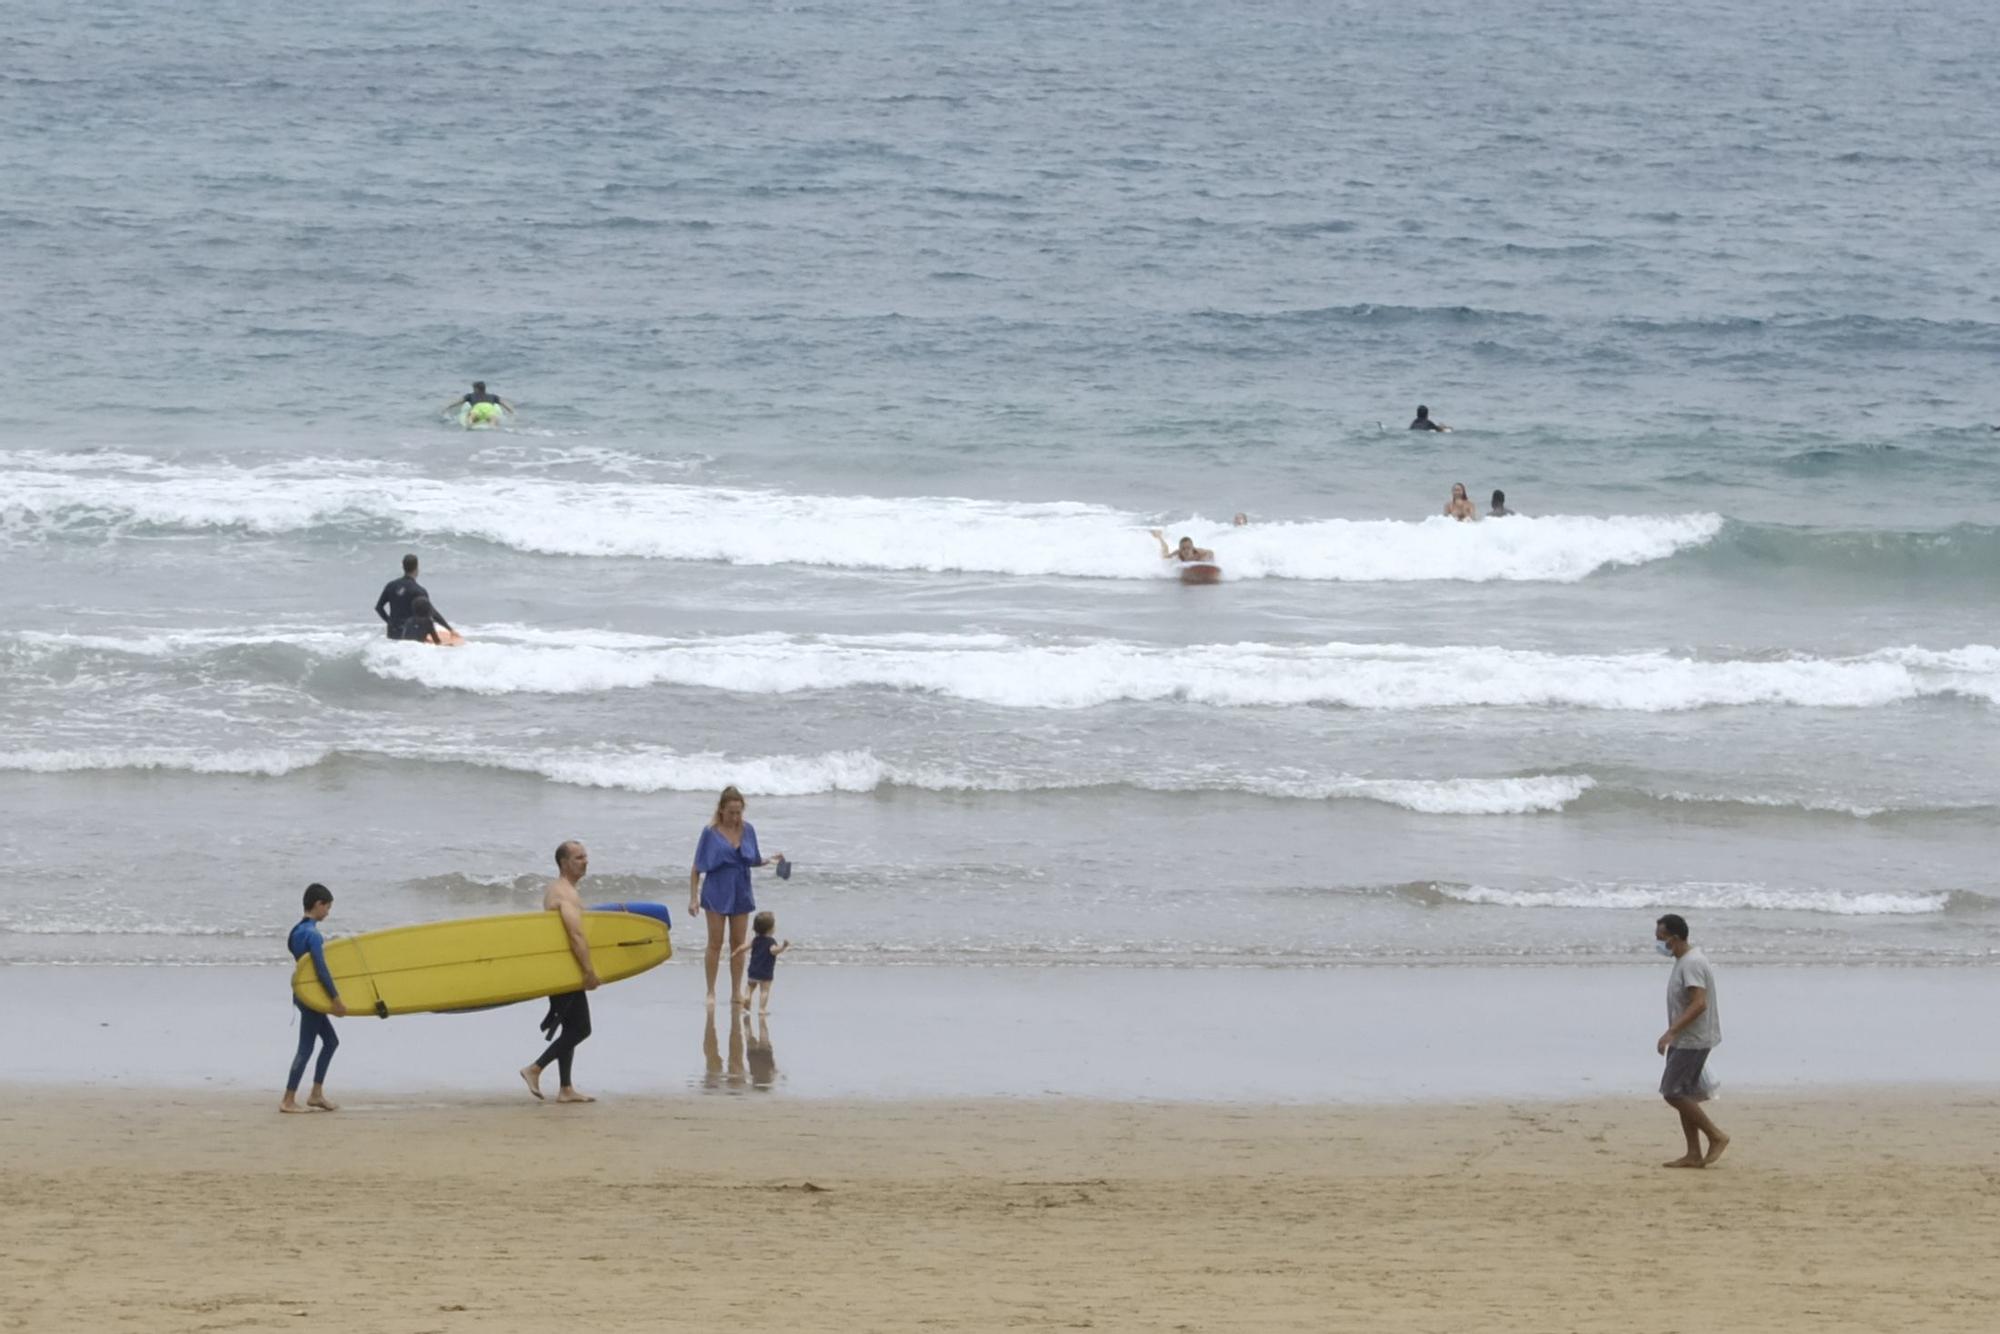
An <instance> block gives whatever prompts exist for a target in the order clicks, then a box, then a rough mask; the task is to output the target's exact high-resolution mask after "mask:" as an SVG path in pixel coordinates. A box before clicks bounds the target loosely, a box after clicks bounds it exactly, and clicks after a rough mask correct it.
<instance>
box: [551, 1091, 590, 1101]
mask: <svg viewBox="0 0 2000 1334" xmlns="http://www.w3.org/2000/svg"><path fill="white" fill-rule="evenodd" d="M556 1101H557V1102H596V1101H597V1099H595V1098H593V1097H591V1096H590V1095H589V1094H588V1093H578V1092H577V1091H576V1090H575V1089H564V1090H563V1091H562V1092H561V1093H558V1094H556Z"/></svg>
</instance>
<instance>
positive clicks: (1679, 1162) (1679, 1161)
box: [1660, 1154, 1701, 1167]
mask: <svg viewBox="0 0 2000 1334" xmlns="http://www.w3.org/2000/svg"><path fill="white" fill-rule="evenodd" d="M1660 1166H1661V1167H1700V1166H1701V1159H1699V1158H1697V1157H1695V1156H1694V1155H1693V1154H1689V1155H1688V1156H1687V1157H1685V1158H1676V1159H1674V1160H1673V1161H1672V1162H1670V1163H1661V1164H1660Z"/></svg>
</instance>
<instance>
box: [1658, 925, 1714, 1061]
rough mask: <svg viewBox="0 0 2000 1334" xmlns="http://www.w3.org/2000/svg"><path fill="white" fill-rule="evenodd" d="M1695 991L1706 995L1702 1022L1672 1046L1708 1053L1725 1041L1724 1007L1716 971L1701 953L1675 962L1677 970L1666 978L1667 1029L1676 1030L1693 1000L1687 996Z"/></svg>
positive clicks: (1684, 1031)
mask: <svg viewBox="0 0 2000 1334" xmlns="http://www.w3.org/2000/svg"><path fill="white" fill-rule="evenodd" d="M1695 987H1700V988H1701V989H1702V990H1703V991H1704V992H1706V993H1707V995H1708V1008H1707V1009H1705V1010H1703V1011H1702V1012H1701V1018H1699V1019H1697V1020H1695V1021H1694V1022H1693V1023H1691V1024H1689V1025H1688V1026H1687V1027H1686V1028H1684V1029H1682V1030H1681V1034H1680V1036H1679V1037H1677V1038H1675V1039H1674V1042H1673V1045H1674V1046H1676V1047H1688V1048H1704V1049H1705V1048H1708V1047H1713V1046H1716V1045H1718V1044H1720V1043H1721V1041H1722V1003H1721V1000H1720V999H1719V998H1718V997H1717V996H1716V994H1715V970H1714V969H1713V968H1711V967H1709V966H1708V957H1707V956H1706V955H1704V954H1703V953H1702V952H1701V951H1700V950H1698V949H1689V950H1688V952H1687V953H1686V954H1683V955H1681V957H1680V958H1678V959H1676V960H1674V970H1673V972H1671V973H1668V974H1667V1026H1668V1027H1669V1028H1671V1027H1673V1024H1674V1021H1675V1020H1676V1019H1679V1018H1680V1017H1681V1015H1682V1014H1683V1013H1684V1012H1685V1011H1686V1010H1687V1007H1688V1002H1689V1001H1690V1000H1691V999H1692V997H1690V996H1689V995H1688V992H1689V991H1690V990H1692V989H1693V988H1695Z"/></svg>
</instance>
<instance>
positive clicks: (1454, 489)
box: [1451, 482, 1471, 500]
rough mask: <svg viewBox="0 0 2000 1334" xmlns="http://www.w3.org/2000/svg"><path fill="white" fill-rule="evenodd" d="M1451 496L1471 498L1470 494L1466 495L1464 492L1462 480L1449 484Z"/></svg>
mask: <svg viewBox="0 0 2000 1334" xmlns="http://www.w3.org/2000/svg"><path fill="white" fill-rule="evenodd" d="M1451 498H1452V499H1453V500H1470V499H1471V497H1470V496H1468V495H1466V494H1465V483H1464V482H1453V483H1452V484H1451Z"/></svg>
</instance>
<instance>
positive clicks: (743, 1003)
mask: <svg viewBox="0 0 2000 1334" xmlns="http://www.w3.org/2000/svg"><path fill="white" fill-rule="evenodd" d="M729 1003H730V1004H731V1005H734V1006H736V1007H737V1008H738V1009H743V1010H747V1009H749V1008H750V998H749V997H748V996H731V997H730V998H729Z"/></svg>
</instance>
